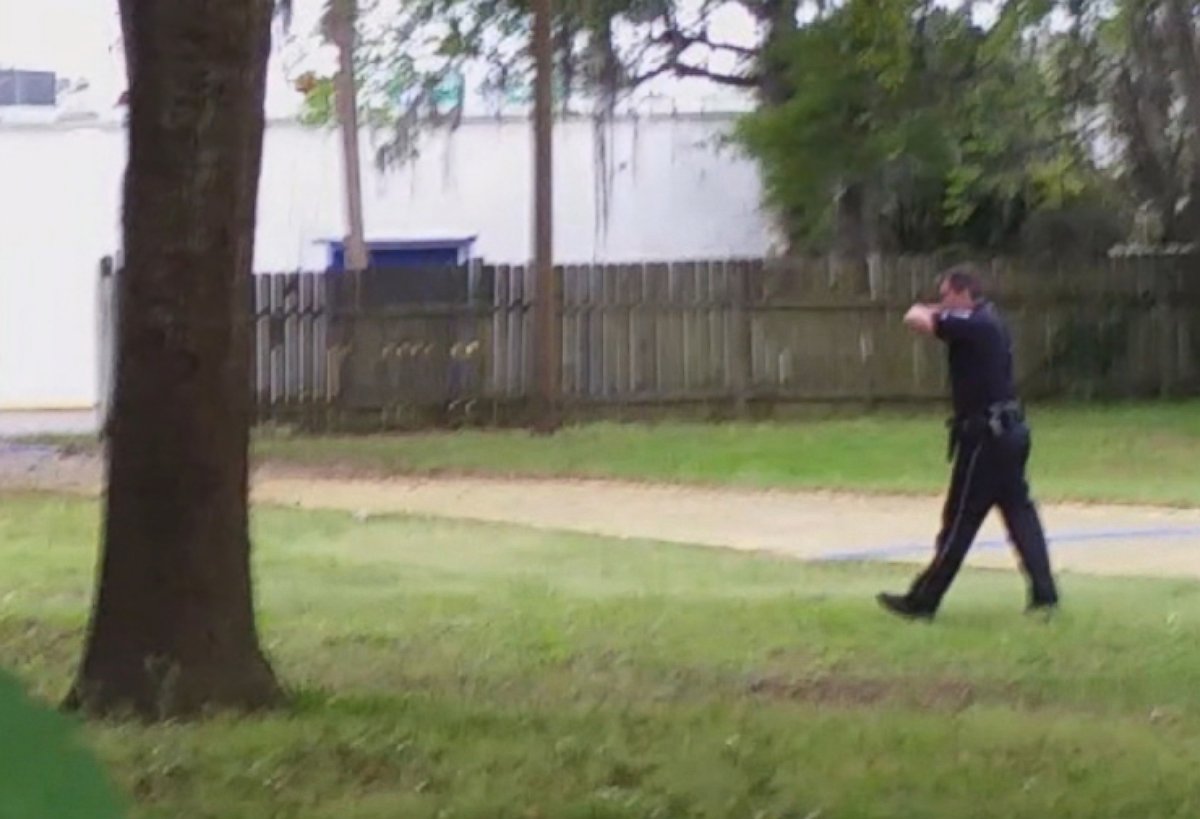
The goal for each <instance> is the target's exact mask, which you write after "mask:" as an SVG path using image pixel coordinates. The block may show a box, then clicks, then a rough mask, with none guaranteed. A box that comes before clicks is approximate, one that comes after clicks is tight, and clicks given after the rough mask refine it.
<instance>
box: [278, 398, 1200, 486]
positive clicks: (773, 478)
mask: <svg viewBox="0 0 1200 819" xmlns="http://www.w3.org/2000/svg"><path fill="white" fill-rule="evenodd" d="M1031 420H1032V423H1033V426H1034V455H1033V460H1032V463H1031V466H1030V474H1031V477H1032V480H1033V483H1034V489H1035V492H1036V493H1037V494H1038V495H1039V496H1040V497H1042V498H1044V499H1073V500H1085V501H1123V502H1142V503H1156V504H1172V505H1200V403H1197V402H1189V403H1170V404H1166V403H1164V404H1135V405H1124V406H1093V407H1046V408H1034V409H1033V410H1032V411H1031ZM945 449H946V440H945V432H944V429H943V426H942V418H941V416H940V415H936V414H932V413H928V412H926V413H919V414H912V413H909V414H898V413H880V414H875V415H868V416H864V417H858V418H826V419H814V420H809V421H795V422H789V423H772V424H723V425H715V424H713V425H710V424H679V423H666V424H658V425H653V426H650V425H634V424H629V425H620V424H593V425H584V426H577V427H570V428H568V429H566V430H564V431H563V432H562V433H561V434H559V435H556V436H554V437H552V438H545V437H531V436H530V435H528V434H527V433H525V432H521V431H508V432H497V431H488V432H457V433H440V434H417V435H404V436H370V437H359V438H346V437H343V438H299V437H296V438H289V437H282V436H263V437H260V438H259V440H258V441H257V443H256V452H257V454H258V456H259V457H260V458H262V459H266V460H271V461H276V462H285V463H292V464H300V465H305V466H313V467H330V466H335V465H336V466H341V467H350V468H358V469H366V470H370V471H373V472H379V473H383V474H403V473H435V472H445V471H449V472H472V473H486V474H505V475H537V476H592V477H606V478H620V479H630V480H650V481H665V482H702V483H714V484H733V485H739V486H751V487H793V488H831V489H848V490H869V491H886V492H920V493H926V492H938V493H940V492H941V491H943V490H944V482H945V480H946V471H945Z"/></svg>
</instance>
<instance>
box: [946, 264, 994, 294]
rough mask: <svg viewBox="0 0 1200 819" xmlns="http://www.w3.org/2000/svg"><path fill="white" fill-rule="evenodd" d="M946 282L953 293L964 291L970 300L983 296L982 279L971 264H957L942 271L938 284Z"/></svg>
mask: <svg viewBox="0 0 1200 819" xmlns="http://www.w3.org/2000/svg"><path fill="white" fill-rule="evenodd" d="M943 282H944V283H945V284H947V285H948V286H949V287H950V289H951V290H953V291H954V292H955V293H962V292H966V293H968V294H970V296H971V300H972V301H979V300H980V299H982V298H983V279H982V278H981V277H980V275H979V271H978V270H977V269H976V268H975V266H974V265H972V264H958V265H955V266H954V267H951V268H949V269H947V270H945V271H943V272H942V275H941V276H939V277H938V284H939V285H941V284H942V283H943Z"/></svg>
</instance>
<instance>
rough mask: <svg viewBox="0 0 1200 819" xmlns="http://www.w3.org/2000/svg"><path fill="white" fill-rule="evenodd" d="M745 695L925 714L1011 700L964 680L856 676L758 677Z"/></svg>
mask: <svg viewBox="0 0 1200 819" xmlns="http://www.w3.org/2000/svg"><path fill="white" fill-rule="evenodd" d="M747 690H748V691H749V693H751V694H753V695H755V696H759V697H764V698H767V699H772V700H794V701H797V702H803V703H808V704H813V705H829V706H834V707H839V708H862V707H868V706H872V705H879V704H881V703H886V702H894V703H898V704H903V705H909V706H912V707H916V708H920V709H922V710H928V711H961V710H963V709H965V708H968V707H970V706H971V705H974V704H975V703H977V702H980V701H988V702H997V701H1011V700H1012V699H1014V697H1013V696H1012V692H1005V691H1003V690H1001V689H993V690H987V689H981V687H980V686H979V685H978V684H977V683H972V682H970V681H967V680H956V679H935V680H913V679H905V678H901V677H889V678H885V677H856V676H846V675H840V674H828V675H822V676H816V677H758V678H755V679H754V680H751V681H750V683H749V684H748V685H747Z"/></svg>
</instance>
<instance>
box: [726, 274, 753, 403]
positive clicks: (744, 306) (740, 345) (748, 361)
mask: <svg viewBox="0 0 1200 819" xmlns="http://www.w3.org/2000/svg"><path fill="white" fill-rule="evenodd" d="M728 269H729V273H730V281H729V287H730V290H731V291H732V292H731V294H730V295H731V296H732V311H731V316H732V319H733V321H732V325H733V326H732V328H731V329H732V332H733V337H732V338H731V339H730V344H731V345H732V348H733V349H732V353H733V355H732V359H733V360H732V362H731V363H732V365H733V372H732V373H731V376H732V378H731V380H732V382H733V399H734V408H735V410H736V411H737V414H738V415H739V416H745V415H746V414H747V411H748V410H749V403H750V381H751V375H752V373H753V364H754V362H753V360H752V358H751V356H752V355H753V352H752V350H751V344H750V311H749V304H748V302H749V294H750V266H749V265H748V264H745V263H744V262H735V263H733V264H730V265H729V268H728Z"/></svg>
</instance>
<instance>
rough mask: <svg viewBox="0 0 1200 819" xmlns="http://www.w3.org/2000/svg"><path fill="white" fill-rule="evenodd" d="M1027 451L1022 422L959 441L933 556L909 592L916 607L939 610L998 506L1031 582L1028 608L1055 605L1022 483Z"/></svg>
mask: <svg viewBox="0 0 1200 819" xmlns="http://www.w3.org/2000/svg"><path fill="white" fill-rule="evenodd" d="M1029 450H1030V434H1029V427H1028V426H1026V425H1025V424H1024V423H1023V422H1018V423H1016V424H1013V425H1011V426H1009V427H1008V428H1007V429H1005V430H1003V431H1001V432H999V433H998V434H995V433H993V432H991V431H990V430H987V429H983V430H975V431H973V432H970V433H966V434H963V435H961V436H960V437H959V439H958V444H957V453H956V456H955V460H954V473H953V477H952V479H951V482H950V492H949V494H948V495H947V497H946V505H945V508H944V509H943V511H942V529H941V531H940V532H939V533H938V537H937V546H936V552H935V554H934V557H933V561H932V562H931V563H930V564H929V566H928V568H926V569H925V571H924V572H922V573H921V574H920V575H919V576H918V577H917V579H916V580H915V581H914V582H913V585H912V588H911V589H910V590H909V593H908V595H909V599H910V601H911V602H912V603H913V604H914V605H915V606H917V607H918V608H920V609H922V610H927V611H936V610H937V608H938V606H939V605H940V604H941V601H942V597H943V596H944V595H945V594H946V591H947V589H949V588H950V584H951V583H952V582H953V580H954V577H955V575H957V574H958V570H959V568H960V567H961V566H962V563H963V560H964V559H965V558H966V556H967V550H968V549H970V548H971V543H972V542H973V541H974V540H975V536H976V535H977V534H978V533H979V527H980V526H982V525H983V521H984V519H985V518H986V517H987V515H988V512H990V511H991V509H992V507H994V506H999V507H1000V513H1001V514H1002V515H1003V517H1004V525H1005V527H1006V528H1007V529H1008V534H1009V538H1010V539H1011V540H1012V542H1013V545H1014V546H1016V549H1017V553H1018V554H1019V555H1020V558H1021V565H1022V567H1023V569H1024V572H1025V575H1026V577H1027V579H1028V581H1029V602H1030V604H1031V605H1047V604H1052V603H1056V602H1058V592H1057V590H1056V589H1055V586H1054V578H1053V576H1052V575H1051V573H1050V556H1049V553H1048V550H1047V548H1046V536H1045V533H1044V532H1043V531H1042V523H1041V520H1040V519H1039V517H1038V512H1037V508H1036V507H1035V506H1034V504H1033V500H1032V499H1031V498H1030V496H1029V484H1028V481H1026V479H1025V467H1026V464H1027V463H1028V461H1029Z"/></svg>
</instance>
